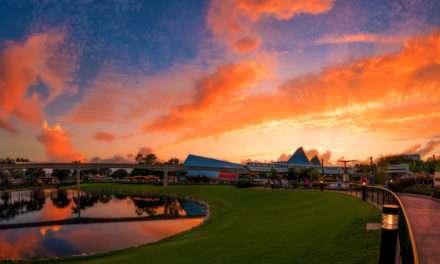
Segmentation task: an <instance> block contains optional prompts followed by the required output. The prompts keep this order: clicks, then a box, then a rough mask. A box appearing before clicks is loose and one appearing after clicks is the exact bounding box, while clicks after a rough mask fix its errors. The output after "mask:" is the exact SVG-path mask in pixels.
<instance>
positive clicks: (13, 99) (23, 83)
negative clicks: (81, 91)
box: [0, 30, 76, 132]
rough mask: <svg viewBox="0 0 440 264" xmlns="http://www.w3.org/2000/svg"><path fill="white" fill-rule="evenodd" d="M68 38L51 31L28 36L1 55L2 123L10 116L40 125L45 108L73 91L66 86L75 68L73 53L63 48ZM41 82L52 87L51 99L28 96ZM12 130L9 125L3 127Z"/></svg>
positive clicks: (10, 45)
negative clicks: (62, 95) (30, 89)
mask: <svg viewBox="0 0 440 264" xmlns="http://www.w3.org/2000/svg"><path fill="white" fill-rule="evenodd" d="M64 44H65V36H64V34H63V33H62V32H59V31H55V30H51V31H47V32H44V33H40V34H34V35H30V36H29V37H27V38H26V39H25V40H24V41H22V42H9V43H7V45H6V48H5V49H4V50H3V51H2V52H1V53H0V118H1V119H2V120H3V122H2V123H3V124H6V123H8V119H9V117H11V116H15V117H18V118H20V119H22V120H24V121H26V122H32V123H38V122H41V120H42V117H43V113H42V109H43V107H44V105H45V104H47V103H48V102H50V101H52V100H53V99H54V98H56V97H57V96H58V95H60V94H62V93H63V92H66V91H70V92H74V89H73V88H72V87H71V86H69V85H68V84H67V82H68V81H70V80H71V74H72V71H73V69H74V67H75V65H76V64H75V60H74V58H73V57H72V54H71V53H69V52H66V50H64V49H62V47H63V45H64ZM38 82H42V83H44V84H45V85H46V86H47V87H48V88H49V96H48V98H47V99H45V100H43V99H42V98H40V95H39V94H37V93H33V94H31V95H30V96H28V95H27V92H28V90H29V88H30V87H31V86H32V85H35V84H37V83H38ZM2 127H3V128H4V127H9V129H7V130H8V131H11V132H12V131H14V130H15V128H14V129H10V128H11V127H12V125H11V124H10V123H8V124H7V125H4V126H2Z"/></svg>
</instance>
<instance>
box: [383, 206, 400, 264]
mask: <svg viewBox="0 0 440 264" xmlns="http://www.w3.org/2000/svg"><path fill="white" fill-rule="evenodd" d="M398 233H399V206H397V205H394V204H384V206H383V208H382V233H381V241H380V255H379V264H385V263H395V260H396V247H397V236H398Z"/></svg>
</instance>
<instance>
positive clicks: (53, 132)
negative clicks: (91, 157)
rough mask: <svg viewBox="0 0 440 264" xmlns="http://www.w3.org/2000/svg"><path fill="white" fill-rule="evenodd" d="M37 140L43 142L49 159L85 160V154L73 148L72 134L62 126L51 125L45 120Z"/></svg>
mask: <svg viewBox="0 0 440 264" xmlns="http://www.w3.org/2000/svg"><path fill="white" fill-rule="evenodd" d="M37 140H38V141H39V142H40V143H41V144H43V146H44V148H45V149H46V156H47V159H49V160H53V161H76V160H84V156H83V155H81V154H80V153H78V152H76V151H75V150H74V149H73V146H72V143H71V141H70V136H69V135H68V134H67V133H66V132H65V131H64V130H63V129H62V128H61V127H60V126H54V127H50V126H49V125H48V124H47V122H44V124H43V130H42V131H41V134H40V135H39V136H38V137H37Z"/></svg>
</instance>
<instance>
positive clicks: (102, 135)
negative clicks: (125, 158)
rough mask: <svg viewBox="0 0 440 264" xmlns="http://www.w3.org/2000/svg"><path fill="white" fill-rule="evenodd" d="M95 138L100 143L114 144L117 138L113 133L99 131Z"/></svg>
mask: <svg viewBox="0 0 440 264" xmlns="http://www.w3.org/2000/svg"><path fill="white" fill-rule="evenodd" d="M93 138H94V139H96V140H98V141H105V142H112V141H113V140H115V138H116V137H115V136H114V135H113V134H111V133H107V132H103V131H98V132H96V133H95V135H93Z"/></svg>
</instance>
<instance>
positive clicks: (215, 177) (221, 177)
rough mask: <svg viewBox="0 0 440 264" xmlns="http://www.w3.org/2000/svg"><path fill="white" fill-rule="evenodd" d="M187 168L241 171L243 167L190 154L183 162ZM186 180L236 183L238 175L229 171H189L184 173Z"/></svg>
mask: <svg viewBox="0 0 440 264" xmlns="http://www.w3.org/2000/svg"><path fill="white" fill-rule="evenodd" d="M183 165H184V166H188V167H216V168H219V167H220V168H225V169H228V170H231V169H243V168H244V167H243V165H241V164H238V163H233V162H229V161H223V160H218V159H213V158H208V157H203V156H198V155H193V154H190V155H188V157H187V158H186V159H185V161H184V162H183ZM186 177H188V178H199V177H206V178H208V179H209V180H211V181H236V180H237V179H238V177H239V174H238V173H234V172H230V171H207V170H190V171H187V172H186Z"/></svg>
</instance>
